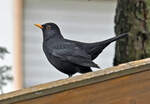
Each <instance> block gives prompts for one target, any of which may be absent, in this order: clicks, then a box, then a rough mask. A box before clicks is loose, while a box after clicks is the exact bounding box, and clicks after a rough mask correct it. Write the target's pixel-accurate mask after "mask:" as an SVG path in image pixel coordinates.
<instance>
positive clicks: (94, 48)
mask: <svg viewBox="0 0 150 104" xmlns="http://www.w3.org/2000/svg"><path fill="white" fill-rule="evenodd" d="M127 36H128V33H123V34H120V35H118V36H116V37H113V38H110V39H107V40H104V41H101V42H96V43H93V44H91V46H90V45H89V54H90V55H91V57H92V60H93V59H95V58H96V57H97V56H98V55H99V54H100V53H101V52H102V51H103V49H104V48H105V47H107V46H108V45H109V44H110V43H112V42H113V41H116V40H119V39H122V38H125V37H127Z"/></svg>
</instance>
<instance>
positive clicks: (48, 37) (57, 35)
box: [43, 32, 64, 41]
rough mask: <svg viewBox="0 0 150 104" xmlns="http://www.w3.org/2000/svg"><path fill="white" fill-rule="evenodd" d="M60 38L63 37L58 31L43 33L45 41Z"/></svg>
mask: <svg viewBox="0 0 150 104" xmlns="http://www.w3.org/2000/svg"><path fill="white" fill-rule="evenodd" d="M60 39H64V37H63V36H62V34H61V33H60V32H54V33H52V32H51V33H46V34H43V40H44V41H47V40H56V41H57V40H60Z"/></svg>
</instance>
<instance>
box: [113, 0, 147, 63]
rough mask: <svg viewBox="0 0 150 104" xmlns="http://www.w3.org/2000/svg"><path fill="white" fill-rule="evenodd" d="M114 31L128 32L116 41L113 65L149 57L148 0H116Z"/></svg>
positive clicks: (119, 32) (117, 32)
mask: <svg viewBox="0 0 150 104" xmlns="http://www.w3.org/2000/svg"><path fill="white" fill-rule="evenodd" d="M115 33H116V34H117V35H119V34H121V33H129V37H128V38H126V39H122V40H120V41H117V42H116V48H115V51H116V53H115V58H114V65H118V64H120V63H125V62H128V61H133V60H138V59H143V58H146V57H150V0H118V3H117V8H116V16H115Z"/></svg>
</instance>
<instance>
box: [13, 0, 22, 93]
mask: <svg viewBox="0 0 150 104" xmlns="http://www.w3.org/2000/svg"><path fill="white" fill-rule="evenodd" d="M22 9H23V0H14V67H13V74H14V89H15V90H18V89H21V88H22V87H23V73H22Z"/></svg>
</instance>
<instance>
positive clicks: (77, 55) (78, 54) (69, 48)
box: [35, 23, 128, 77]
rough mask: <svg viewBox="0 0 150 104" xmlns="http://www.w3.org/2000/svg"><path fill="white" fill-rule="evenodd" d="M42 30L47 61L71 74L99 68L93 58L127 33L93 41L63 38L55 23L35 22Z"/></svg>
mask: <svg viewBox="0 0 150 104" xmlns="http://www.w3.org/2000/svg"><path fill="white" fill-rule="evenodd" d="M35 25H36V26H37V27H39V28H41V29H42V31H43V51H44V53H45V55H46V57H47V59H48V61H49V62H50V63H51V64H52V65H53V66H54V67H55V68H57V69H58V70H59V71H61V72H63V73H65V74H67V75H68V76H69V77H71V76H72V75H73V74H75V73H77V72H79V73H87V72H91V71H92V70H91V68H90V67H95V68H100V67H99V66H98V65H97V64H95V63H94V62H93V61H92V60H94V59H95V58H96V57H97V56H98V55H99V54H100V53H101V52H102V51H103V49H104V48H105V47H106V46H108V45H109V44H110V43H111V42H113V41H116V40H118V39H121V38H124V37H127V36H128V34H127V33H123V34H121V35H119V36H116V37H113V38H110V39H107V40H104V41H101V42H94V43H83V42H78V41H73V40H68V39H65V38H64V37H63V36H62V34H61V31H60V29H59V27H58V26H57V25H56V24H55V23H45V24H43V25H40V24H35Z"/></svg>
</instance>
